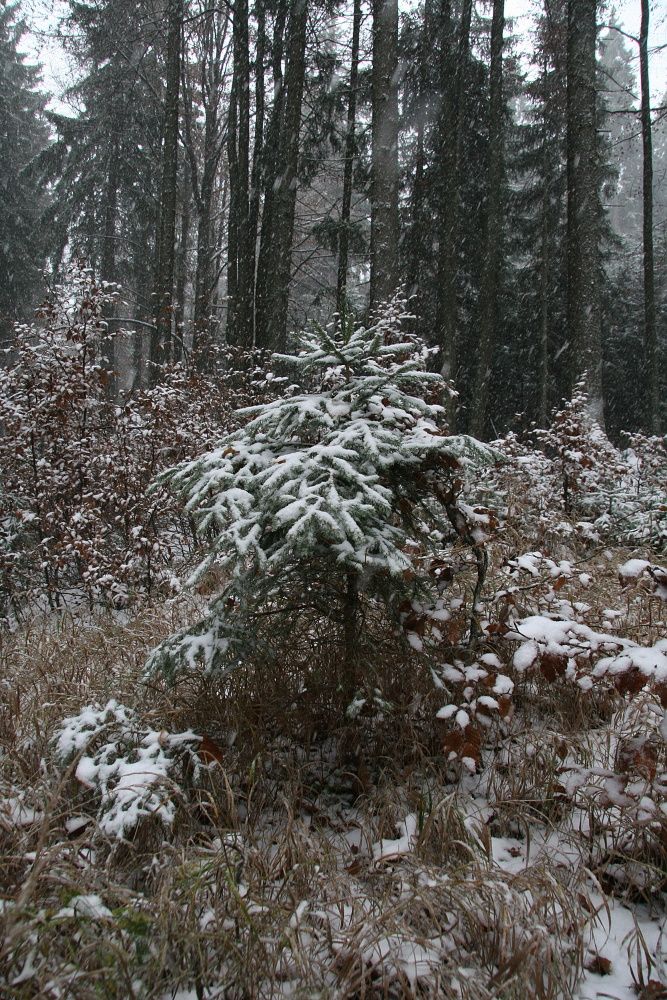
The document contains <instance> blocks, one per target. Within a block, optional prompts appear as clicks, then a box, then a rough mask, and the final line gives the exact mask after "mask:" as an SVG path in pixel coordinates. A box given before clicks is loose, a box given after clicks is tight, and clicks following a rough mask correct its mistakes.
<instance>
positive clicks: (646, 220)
mask: <svg viewBox="0 0 667 1000" xmlns="http://www.w3.org/2000/svg"><path fill="white" fill-rule="evenodd" d="M641 5H642V19H641V28H640V33H639V73H640V82H641V118H642V154H643V164H642V165H643V201H642V207H643V215H642V227H643V258H644V352H645V365H646V428H647V430H648V432H649V434H659V433H660V398H659V379H658V341H657V332H656V318H655V269H654V263H653V137H652V135H651V88H650V86H649V73H648V28H649V4H648V0H641Z"/></svg>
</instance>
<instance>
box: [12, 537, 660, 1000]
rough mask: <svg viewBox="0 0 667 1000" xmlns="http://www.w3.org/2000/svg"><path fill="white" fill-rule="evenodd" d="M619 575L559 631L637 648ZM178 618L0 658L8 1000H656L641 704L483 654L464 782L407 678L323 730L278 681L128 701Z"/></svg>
mask: <svg viewBox="0 0 667 1000" xmlns="http://www.w3.org/2000/svg"><path fill="white" fill-rule="evenodd" d="M637 555H642V553H638V552H631V551H629V550H615V549H603V548H601V547H598V548H596V549H595V550H590V551H589V553H588V555H587V556H586V557H584V558H582V559H579V561H578V564H577V567H576V573H571V574H570V575H569V576H568V578H567V579H564V580H563V583H562V586H559V587H558V588H557V593H556V594H554V593H552V594H551V597H550V600H551V601H552V605H551V606H552V608H553V607H554V606H555V605H554V604H553V602H554V601H557V602H559V604H558V606H559V607H560V608H561V609H562V608H563V607H564V602H569V603H568V607H569V609H570V612H571V613H572V614H576V615H577V616H578V618H579V620H580V621H582V622H586V623H587V624H586V627H588V628H593V627H596V628H598V629H601V628H602V626H604V628H605V631H606V632H609V631H613V633H614V634H615V635H618V636H622V637H627V638H631V639H632V640H633V641H634V642H636V643H639V644H641V645H642V646H644V647H647V648H658V646H656V645H655V644H656V643H658V644H659V643H660V642H661V640H663V641H664V640H665V638H667V623H666V622H665V617H666V614H665V608H666V607H667V605H666V604H665V602H664V601H661V600H660V599H659V597H658V596H656V595H655V593H649V592H648V591H647V590H646V589H644V588H643V587H642V585H641V583H640V582H639V581H637V582H636V583H635V582H633V584H632V586H631V587H630V589H629V590H628V589H627V588H626V589H621V587H620V585H619V582H618V568H619V566H621V565H623V564H624V563H626V562H627V560H628V559H629V558H630V557H631V556H632V557H634V556H637ZM526 565H527V566H528V569H529V571H531V572H532V571H533V570H534V566H535V561H534V560H533V563H527V564H526ZM531 567H532V570H531ZM496 572H497V573H500V570H497V571H496ZM527 579H528V583H527V584H526V585H525V586H523V587H522V588H521V589H522V590H523V591H524V598H525V600H526V601H527V600H528V596H527V595H529V594H532V591H531V590H530V588H531V587H532V586H534V585H535V580H534V576H533V575H529V576H528V578H527ZM506 583H507V581H506V579H505V584H504V585H506ZM455 586H460V594H461V597H462V598H463V603H461V602H460V601H459V602H458V605H459V606H460V607H461V613H462V614H463V613H464V612H465V608H466V594H468V595H469V593H470V589H471V588H470V581H466V580H465V579H463V580H462V582H461V583H460V584H456V585H455ZM487 586H488V590H489V592H490V593H493V592H494V590H497V589H498V588H499V587H500V579H499V577H498V578H497V579H495V578H493V577H492V578H491V579H490V580H489V582H488V585H487ZM538 589H539V588H538ZM524 598H522V600H523V599H524ZM531 599H532V598H531ZM193 601H194V598H189V597H186V596H184V595H181V596H179V597H177V598H175V599H173V600H169V601H163V602H161V603H160V604H159V606H155V607H147V608H144V609H143V610H142V611H140V612H137V613H136V614H135V615H134V616H132V617H125V618H123V619H122V620H121V618H120V616H118V615H116V616H113V615H111V614H109V613H106V614H103V613H101V612H100V613H99V614H97V615H93V616H91V615H88V616H83V615H65V616H62V617H60V618H58V619H55V618H53V617H51V618H40V619H35V620H34V621H33V622H32V623H30V624H29V625H27V626H23V627H22V628H17V629H16V630H15V631H14V632H12V633H7V634H5V635H4V636H3V637H2V639H0V643H1V646H0V690H1V691H2V704H1V706H0V743H1V744H2V750H1V751H0V851H1V855H2V860H1V863H0V870H1V874H0V921H1V929H0V995H1V996H2V997H3V1000H4V998H7V1000H23V998H28V997H44V998H55V997H74V998H82V1000H83V998H88V997H90V998H99V997H110V998H129V997H137V998H140V997H141V998H144V997H145V998H155V1000H163V998H164V1000H167V998H171V1000H176V998H180V1000H186V998H188V1000H189V998H195V997H196V998H203V997H206V998H214V997H220V998H222V997H225V998H236V997H238V998H246V997H247V998H264V997H266V998H272V997H327V998H334V997H335V998H352V997H359V998H361V997H368V998H371V997H378V998H379V997H397V998H398V997H411V996H419V997H445V998H448V997H452V998H454V997H462V998H473V1000H485V998H507V1000H525V998H532V997H538V998H552V997H559V996H565V997H578V998H580V1000H593V998H616V1000H630V998H637V997H640V998H644V1000H648V998H658V997H667V985H666V984H667V975H666V971H667V970H666V964H665V962H667V945H666V947H665V960H663V958H662V957H661V949H660V947H659V937H660V931H661V927H662V926H663V925H664V920H665V912H666V911H665V901H666V898H667V897H666V896H665V888H666V885H667V865H666V859H667V804H666V803H667V785H666V784H665V782H664V778H665V770H666V764H665V735H664V733H663V730H664V728H665V726H664V722H663V721H662V718H663V715H662V710H661V707H660V704H659V701H656V699H655V697H654V696H653V695H651V694H650V693H648V692H646V691H644V690H639V691H630V690H629V689H626V690H621V691H619V690H617V689H614V688H613V686H612V688H604V689H600V690H599V691H598V690H597V689H593V690H585V689H584V688H582V687H581V686H579V687H577V686H576V685H572V684H571V683H570V682H569V680H568V678H566V677H564V676H551V675H550V674H549V670H548V669H545V667H544V666H543V668H542V670H541V671H537V672H536V673H533V674H529V675H526V676H523V677H522V676H519V675H518V672H517V671H514V670H513V667H512V663H513V656H514V654H515V652H516V649H517V644H516V642H513V641H512V639H511V638H507V637H503V636H502V635H501V634H499V633H497V634H496V635H495V636H494V635H493V633H492V632H491V633H490V634H489V636H488V646H487V647H485V648H487V649H489V650H491V649H492V650H493V655H494V656H499V657H500V660H501V661H502V664H503V670H504V672H507V673H508V674H511V675H512V676H513V678H514V683H515V690H514V712H513V714H512V715H511V716H510V714H509V713H508V714H507V717H506V718H505V719H503V720H497V721H496V722H494V723H493V725H492V726H490V727H489V728H488V730H487V731H486V734H485V739H484V741H483V745H482V747H481V748H480V751H479V759H478V760H477V761H472V762H471V761H470V760H468V761H467V765H466V763H465V762H463V763H462V762H461V761H459V760H458V759H457V760H455V759H452V755H451V754H449V753H447V751H446V744H444V745H443V731H444V730H443V723H442V722H441V721H440V720H438V719H437V718H436V714H437V708H438V706H439V705H441V704H442V697H441V696H440V701H438V694H437V691H436V692H435V694H434V691H433V689H432V684H431V681H430V678H429V677H428V676H426V675H427V674H428V671H427V670H424V668H423V666H422V667H419V666H418V662H417V661H418V657H417V655H416V654H414V659H413V660H411V659H410V656H411V655H412V654H406V658H405V660H404V662H402V663H400V664H393V665H391V669H390V667H389V666H388V667H387V671H388V674H387V677H386V678H385V680H386V688H383V686H382V676H380V678H379V680H378V681H377V686H378V688H379V689H380V690H382V692H383V694H382V695H380V694H379V693H378V692H377V691H376V695H377V697H376V698H375V704H373V703H372V701H373V699H372V698H369V699H368V700H367V703H366V704H365V705H364V706H362V708H361V709H360V713H359V715H358V716H357V717H356V719H348V720H345V721H343V722H341V723H340V724H339V725H335V724H332V722H331V719H330V718H329V719H327V703H326V699H325V698H324V697H323V694H322V692H323V691H324V690H325V689H326V684H325V683H324V682H323V679H322V678H319V679H317V683H313V684H312V685H311V684H310V680H312V678H309V677H306V678H305V679H304V678H301V680H300V681H299V682H298V683H296V684H295V685H292V686H290V683H289V682H288V674H289V666H288V664H286V665H285V674H284V675H283V676H280V677H266V676H263V675H262V673H261V671H257V672H255V673H251V672H247V673H245V674H243V675H242V674H241V673H240V672H239V674H237V675H235V676H236V679H235V680H234V682H233V683H231V684H230V685H229V686H228V687H223V686H222V685H215V684H214V683H212V682H209V683H203V682H201V681H196V680H195V679H190V680H185V681H183V682H181V683H179V684H178V685H177V686H176V687H175V688H167V687H166V686H164V685H162V684H160V683H157V682H154V681H152V682H149V683H145V682H142V681H141V676H142V670H143V666H144V663H145V660H146V656H147V654H148V652H149V651H150V649H151V648H152V647H153V646H154V644H155V643H156V642H158V641H159V640H160V639H161V638H162V637H163V636H165V635H167V634H168V633H169V632H171V631H172V630H173V629H174V628H175V627H177V626H178V625H179V624H180V623H182V622H183V621H185V620H189V619H190V618H191V613H192V602H193ZM520 610H522V611H523V612H524V614H525V613H529V612H531V611H533V610H535V609H534V608H533V607H532V606H528V605H526V606H525V607H523V608H521V609H520ZM659 648H666V647H664V646H660V647H659ZM547 665H548V664H547ZM410 670H414V674H412V675H411V674H410ZM418 671H419V673H418ZM389 674H391V676H389ZM397 675H398V676H399V680H400V683H397V681H396V677H397ZM324 681H326V678H324ZM390 688H391V690H392V692H393V697H391V698H390V697H389V696H388V695H387V694H386V692H387V691H388V690H389V689H390ZM401 692H402V696H401ZM91 705H97V706H101V707H102V711H101V712H100V713H98V715H95V713H94V712H93V710H92V709H89V710H88V714H87V715H86V713H85V712H84V714H83V716H82V715H81V714H80V713H81V712H82V709H84V707H85V706H91ZM120 706H125V708H124V709H123V708H121V707H120ZM66 719H67V720H70V721H69V729H68V724H64V723H63V720H66ZM82 719H83V721H82ZM72 720H78V721H72ZM86 720H87V721H86ZM91 720H92V722H91ZM77 726H78V728H77ZM95 727H96V728H95ZM81 733H83V734H84V736H85V734H86V733H88V737H89V739H88V742H86V739H83V738H82V737H81ZM67 740H69V741H70V744H71V746H72V747H74V749H75V751H76V753H75V754H74V756H73V757H72V759H71V762H70V763H67V764H64V763H63V762H62V755H61V756H60V757H59V756H58V753H57V749H58V746H60V748H61V749H62V747H63V746H64V743H66V742H67ZM59 741H60V742H59ZM63 741H64V742H63ZM77 741H78V742H77ZM105 741H106V742H105ZM91 744H94V747H93V749H91ZM186 751H187V752H186ZM82 761H85V767H83V766H82ZM119 761H121V762H124V763H123V767H124V770H122V769H121V770H119V763H118V762H119ZM622 761H624V762H625V763H623V765H622V766H621V763H622ZM619 762H621V763H619ZM584 768H586V769H588V770H587V771H586V775H587V776H588V778H587V780H588V784H586V781H584V779H583V778H582V779H581V781H579V782H577V781H575V782H572V781H571V780H570V779H571V777H572V775H582V774H583V770H582V769H584ZM135 793H136V794H135ZM133 795H134V798H133ZM133 810H134V812H133ZM129 816H132V817H133V823H132V824H131V823H130V820H129V818H128V817H129ZM665 936H666V937H667V932H666V934H665Z"/></svg>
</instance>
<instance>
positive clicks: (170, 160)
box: [151, 0, 182, 381]
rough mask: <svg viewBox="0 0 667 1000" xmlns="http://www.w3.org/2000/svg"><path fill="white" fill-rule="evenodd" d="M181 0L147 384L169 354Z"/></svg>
mask: <svg viewBox="0 0 667 1000" xmlns="http://www.w3.org/2000/svg"><path fill="white" fill-rule="evenodd" d="M181 28H182V0H169V6H168V9H167V32H168V33H167V61H166V70H167V81H166V93H165V110H164V126H163V139H162V179H161V184H160V210H159V218H158V227H157V232H158V236H157V273H156V281H155V327H156V329H155V333H154V335H153V337H152V339H151V363H152V366H151V380H152V381H155V380H156V378H157V376H158V369H159V366H160V365H162V364H163V363H164V362H165V361H166V360H167V359H168V358H169V356H170V353H171V324H172V297H173V291H174V255H175V241H176V189H177V181H178V119H179V83H180V75H181V73H180V69H181Z"/></svg>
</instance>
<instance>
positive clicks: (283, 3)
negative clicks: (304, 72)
mask: <svg viewBox="0 0 667 1000" xmlns="http://www.w3.org/2000/svg"><path fill="white" fill-rule="evenodd" d="M286 20H287V0H280V2H279V4H278V10H277V12H276V19H275V23H274V29H273V44H272V47H271V69H272V74H273V106H272V109H271V117H270V119H269V128H268V133H267V137H266V140H267V141H266V145H265V147H264V150H263V152H262V158H261V164H262V187H263V191H264V200H263V209H262V227H261V237H260V244H259V261H258V267H257V283H256V289H255V346H256V347H269V346H270V329H269V323H270V309H271V293H272V262H273V259H274V258H273V254H274V250H273V243H274V230H275V212H274V203H275V192H276V187H277V182H278V176H279V173H280V159H279V155H278V153H279V144H280V136H281V133H282V128H283V108H284V105H285V86H284V81H283V69H282V63H283V54H284V47H285V23H286Z"/></svg>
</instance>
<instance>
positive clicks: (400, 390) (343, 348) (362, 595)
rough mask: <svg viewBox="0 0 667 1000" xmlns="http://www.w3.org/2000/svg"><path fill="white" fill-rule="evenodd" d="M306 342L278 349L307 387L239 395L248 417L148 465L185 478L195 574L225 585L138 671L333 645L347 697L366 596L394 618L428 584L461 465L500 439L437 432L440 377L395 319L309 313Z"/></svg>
mask: <svg viewBox="0 0 667 1000" xmlns="http://www.w3.org/2000/svg"><path fill="white" fill-rule="evenodd" d="M301 346H302V349H301V352H300V353H299V355H298V356H296V357H292V356H289V357H288V356H283V355H276V356H274V360H275V363H276V364H277V365H287V366H292V368H293V369H294V370H295V372H296V377H297V378H298V379H299V381H300V383H301V384H302V385H303V384H308V386H309V389H310V391H308V392H301V393H298V394H292V395H286V396H285V397H283V398H280V399H277V400H275V401H273V402H269V403H267V404H266V405H262V406H257V407H251V408H248V409H247V410H245V411H244V412H245V417H246V419H247V420H248V422H247V423H246V425H245V427H243V428H242V429H241V430H240V431H235V432H234V433H231V434H228V435H227V436H226V437H225V438H224V439H223V440H222V441H221V442H220V445H219V447H218V448H216V449H215V450H214V451H210V452H208V453H206V454H204V455H202V456H200V457H199V458H197V459H196V460H195V461H191V462H186V463H183V464H181V465H178V466H176V467H174V468H172V469H170V470H168V471H166V472H165V473H163V474H162V475H161V476H160V477H159V479H158V481H157V482H158V485H163V484H165V483H167V484H169V485H170V486H171V487H172V488H173V489H174V490H176V491H177V492H178V493H179V494H180V496H181V497H182V499H183V500H184V501H185V506H186V510H187V511H188V512H189V513H190V514H191V515H192V517H193V518H194V519H195V521H196V522H197V525H198V530H199V533H200V535H201V536H202V537H203V538H204V539H206V541H207V544H208V546H209V551H208V554H207V555H206V558H205V559H204V560H203V561H202V562H201V564H200V565H199V566H198V568H197V570H196V571H195V573H194V574H193V575H192V577H191V579H190V581H189V582H190V584H191V585H194V584H196V583H197V582H198V581H200V580H201V579H202V577H204V576H205V574H207V572H208V571H209V569H210V568H211V567H212V566H213V565H214V564H216V565H217V567H218V572H219V573H221V575H222V578H223V579H226V585H225V586H224V588H223V590H222V592H221V593H220V594H219V595H218V596H217V597H216V599H215V600H214V601H213V602H212V604H211V605H210V614H209V615H208V616H207V617H206V618H205V619H204V620H203V621H201V622H199V623H198V624H197V625H195V626H193V627H191V628H187V629H184V630H183V631H181V632H179V633H177V634H175V635H173V636H171V637H170V638H169V639H167V640H166V641H165V642H163V643H162V644H161V645H160V646H158V647H157V649H156V650H154V652H153V653H152V655H151V657H150V659H149V662H148V671H149V673H150V672H154V671H156V670H162V671H163V672H164V673H166V675H167V676H168V677H169V678H173V677H174V675H175V674H176V673H178V672H179V671H182V670H203V671H204V672H206V673H209V674H215V675H217V676H220V675H221V674H224V673H227V672H229V671H231V670H234V669H235V668H236V667H239V666H241V665H242V664H244V663H246V662H248V661H249V659H251V660H253V659H254V660H255V662H261V663H264V662H266V661H267V660H270V659H271V657H272V656H277V657H280V658H284V656H285V652H286V650H287V649H289V648H291V649H292V650H293V652H292V655H293V657H294V666H295V667H296V668H298V667H299V666H303V668H304V670H306V671H307V670H309V669H312V666H313V662H312V661H313V654H315V656H317V651H318V650H319V651H322V650H323V649H324V648H325V647H326V649H327V650H328V651H329V652H330V651H331V648H332V645H333V646H334V647H336V648H337V649H338V652H337V654H336V656H335V660H334V662H336V663H337V664H338V666H339V674H338V684H339V689H340V693H341V694H342V696H343V698H344V699H346V703H347V702H348V701H349V699H351V698H352V696H353V694H354V692H355V690H356V686H357V683H358V681H359V679H360V678H359V676H358V673H359V669H358V668H359V658H360V657H359V646H360V642H362V641H363V636H362V635H360V613H361V611H362V610H363V609H369V608H376V609H377V608H378V607H382V608H384V609H385V610H386V611H388V612H389V615H390V617H391V618H392V619H393V620H394V621H395V622H396V623H398V622H399V621H400V617H401V612H400V610H399V609H400V608H401V607H403V608H405V606H406V605H405V602H406V599H407V600H408V601H410V600H414V599H415V598H417V597H419V595H422V596H424V595H428V594H430V595H431V597H432V596H433V592H434V579H433V576H429V573H428V567H429V563H430V558H431V557H433V556H435V555H436V554H441V552H440V551H439V550H438V548H437V547H438V544H439V542H440V540H441V539H442V534H441V529H443V527H444V526H445V525H446V524H447V523H448V521H449V522H451V521H452V514H453V512H454V509H455V508H456V499H457V496H458V493H459V491H460V489H461V483H462V478H463V477H462V468H463V466H464V465H465V463H466V462H469V461H471V459H472V460H475V459H476V460H478V461H484V462H488V461H493V460H494V459H495V454H494V453H493V452H492V451H491V449H489V448H487V447H486V446H484V445H482V444H480V443H479V442H477V441H474V440H473V439H471V438H467V437H463V436H459V437H453V436H448V435H447V433H446V429H445V427H444V410H443V408H442V406H441V405H439V403H438V402H436V400H438V399H440V398H442V395H443V393H444V392H445V384H444V382H443V380H442V378H441V377H440V376H439V375H437V374H435V373H432V372H427V371H425V370H424V365H423V360H424V348H423V345H421V344H420V343H419V342H418V341H416V340H414V339H413V340H404V339H401V336H400V327H399V325H398V324H392V323H388V322H387V321H386V318H385V319H384V320H382V319H380V320H379V321H378V322H377V323H376V324H375V325H374V326H372V327H370V328H364V327H359V328H357V329H356V330H354V331H352V332H350V333H349V334H348V336H347V337H341V336H340V335H338V334H337V333H332V332H328V331H326V330H322V329H319V330H317V331H314V332H312V333H309V334H307V335H304V336H303V337H302V345H301ZM456 510H457V511H458V510H459V508H456ZM457 516H459V515H458V514H457ZM460 516H461V517H463V516H464V515H462V514H461V515H460ZM415 552H417V553H418V558H417V559H416V558H415V555H414V553H415ZM436 596H437V593H436ZM304 650H305V651H304Z"/></svg>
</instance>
